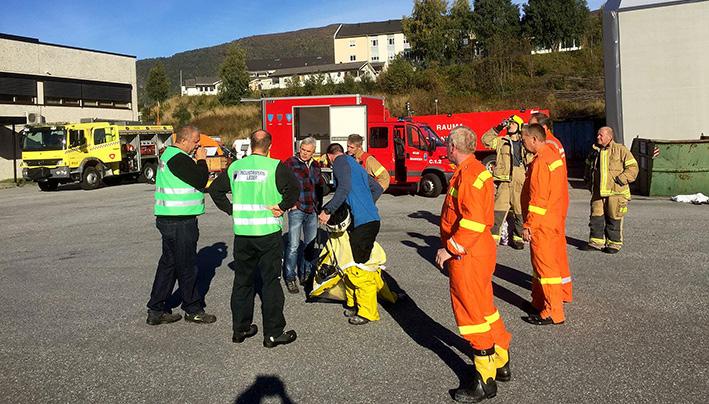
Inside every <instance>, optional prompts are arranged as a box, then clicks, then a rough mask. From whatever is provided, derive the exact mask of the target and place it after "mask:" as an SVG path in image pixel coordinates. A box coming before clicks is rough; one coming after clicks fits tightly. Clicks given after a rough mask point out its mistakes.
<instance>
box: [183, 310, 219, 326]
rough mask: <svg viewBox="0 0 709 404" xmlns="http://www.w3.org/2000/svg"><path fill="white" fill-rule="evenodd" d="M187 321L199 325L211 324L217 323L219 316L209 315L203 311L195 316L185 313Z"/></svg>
mask: <svg viewBox="0 0 709 404" xmlns="http://www.w3.org/2000/svg"><path fill="white" fill-rule="evenodd" d="M185 321H189V322H190V323H198V324H211V323H213V322H215V321H217V316H215V315H214V314H207V313H205V312H203V311H200V312H197V313H194V314H189V313H185Z"/></svg>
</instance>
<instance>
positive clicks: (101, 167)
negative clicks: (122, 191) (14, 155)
mask: <svg viewBox="0 0 709 404" xmlns="http://www.w3.org/2000/svg"><path fill="white" fill-rule="evenodd" d="M171 135H172V126H169V125H146V124H142V123H140V122H117V121H100V122H82V123H47V124H39V125H30V126H27V127H25V129H24V130H23V131H22V143H21V145H22V176H23V177H24V178H25V179H26V180H32V181H36V182H37V183H38V185H39V188H40V189H41V190H43V191H54V190H56V189H57V186H58V185H59V184H63V183H72V182H80V183H81V187H82V188H83V189H95V188H98V187H99V186H101V182H102V181H104V180H105V181H110V180H111V179H114V178H115V179H118V178H120V176H132V177H135V178H137V179H138V180H139V181H143V182H150V183H153V182H155V173H156V170H157V164H158V156H159V155H160V152H161V151H162V150H163V149H164V148H165V147H167V146H169V145H170V144H172V137H171Z"/></svg>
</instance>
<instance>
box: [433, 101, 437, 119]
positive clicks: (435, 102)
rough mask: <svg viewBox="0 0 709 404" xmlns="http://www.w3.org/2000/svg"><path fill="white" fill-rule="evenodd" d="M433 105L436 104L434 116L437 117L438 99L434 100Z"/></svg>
mask: <svg viewBox="0 0 709 404" xmlns="http://www.w3.org/2000/svg"><path fill="white" fill-rule="evenodd" d="M433 103H434V104H436V115H438V98H436V99H434V100H433Z"/></svg>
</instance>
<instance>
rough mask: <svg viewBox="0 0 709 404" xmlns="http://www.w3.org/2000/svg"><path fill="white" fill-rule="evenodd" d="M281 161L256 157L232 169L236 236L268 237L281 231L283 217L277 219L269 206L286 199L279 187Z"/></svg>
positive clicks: (230, 176) (230, 172)
mask: <svg viewBox="0 0 709 404" xmlns="http://www.w3.org/2000/svg"><path fill="white" fill-rule="evenodd" d="M278 163H279V161H278V160H276V159H272V158H270V157H266V156H261V155H258V154H252V155H250V156H248V157H245V158H243V159H241V160H237V161H235V162H233V163H232V164H231V165H230V166H229V170H228V171H227V172H228V173H229V179H230V181H231V196H232V197H231V202H232V205H233V206H232V207H233V213H232V216H233V219H234V234H236V235H238V236H265V235H267V234H272V233H275V232H277V231H281V228H282V226H283V217H282V216H281V217H280V218H276V217H273V212H271V210H270V209H268V207H269V206H273V205H277V204H278V203H280V202H281V201H282V200H283V197H282V196H281V194H280V193H279V192H278V188H276V167H278Z"/></svg>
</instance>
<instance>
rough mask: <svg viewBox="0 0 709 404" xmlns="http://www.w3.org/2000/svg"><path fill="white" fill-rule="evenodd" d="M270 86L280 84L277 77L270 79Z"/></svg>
mask: <svg viewBox="0 0 709 404" xmlns="http://www.w3.org/2000/svg"><path fill="white" fill-rule="evenodd" d="M271 84H273V85H274V86H275V85H279V84H281V79H280V78H278V77H274V78H272V79H271Z"/></svg>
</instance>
